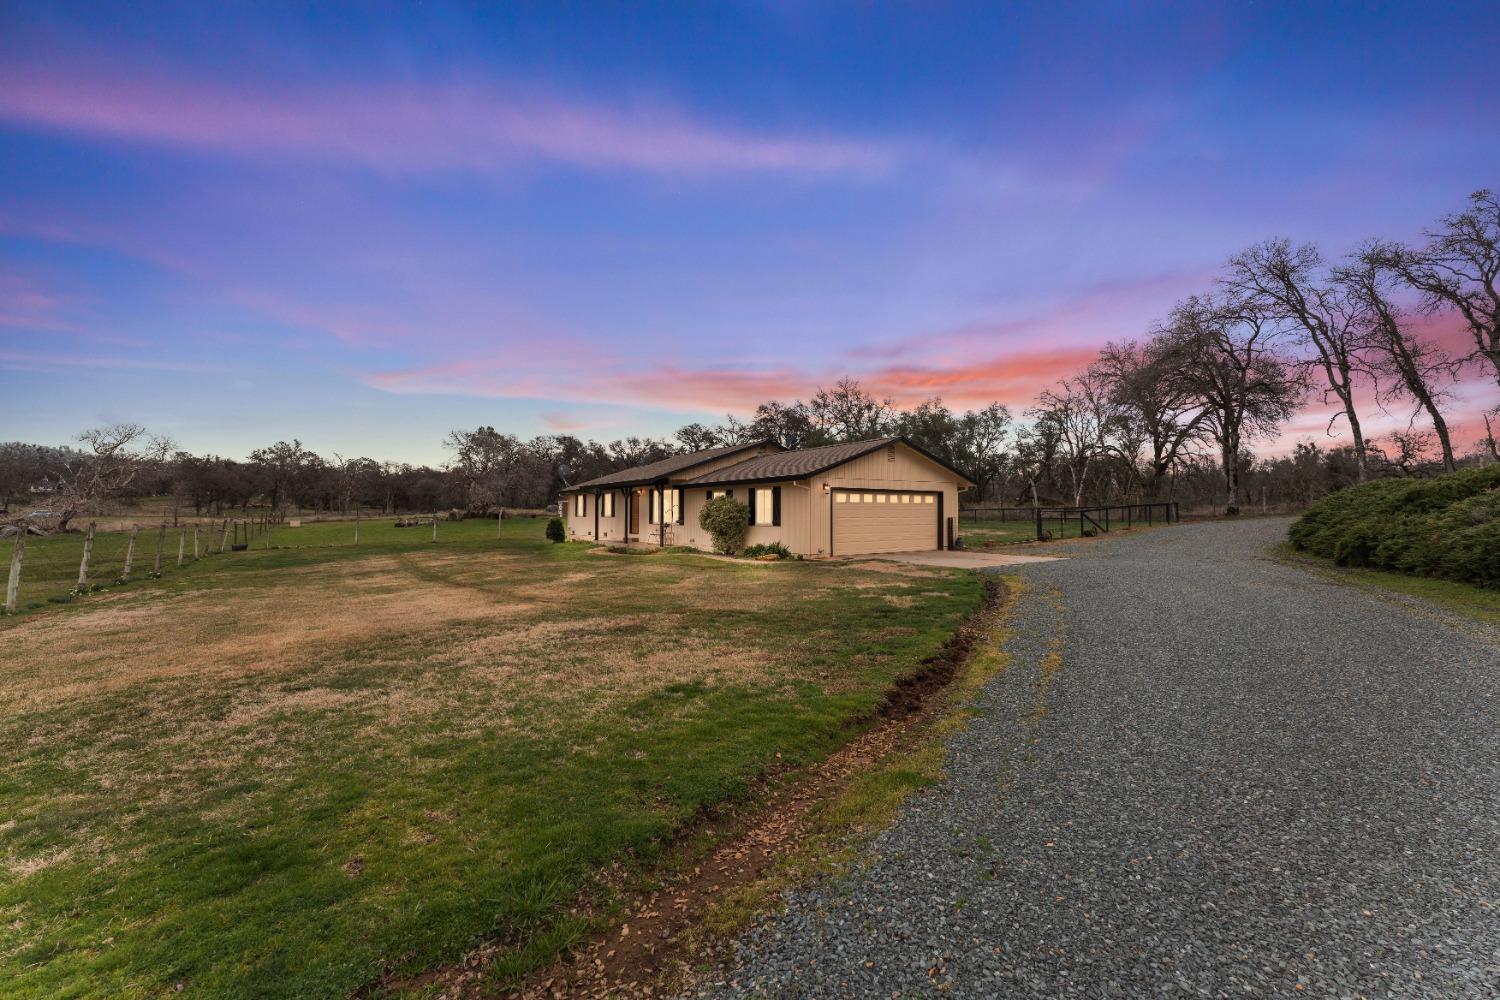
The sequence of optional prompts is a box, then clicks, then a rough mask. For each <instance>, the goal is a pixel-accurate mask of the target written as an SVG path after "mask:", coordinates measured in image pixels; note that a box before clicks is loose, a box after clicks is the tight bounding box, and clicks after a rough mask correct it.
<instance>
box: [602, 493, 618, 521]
mask: <svg viewBox="0 0 1500 1000" xmlns="http://www.w3.org/2000/svg"><path fill="white" fill-rule="evenodd" d="M600 500H601V502H602V503H603V504H604V506H603V507H601V508H600V509H599V514H600V515H601V516H602V517H614V516H615V495H614V494H613V493H606V494H604V496H603V497H601V498H600Z"/></svg>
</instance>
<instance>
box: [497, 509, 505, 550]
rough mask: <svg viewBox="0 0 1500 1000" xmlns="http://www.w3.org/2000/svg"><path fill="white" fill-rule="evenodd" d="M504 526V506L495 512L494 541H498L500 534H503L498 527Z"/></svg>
mask: <svg viewBox="0 0 1500 1000" xmlns="http://www.w3.org/2000/svg"><path fill="white" fill-rule="evenodd" d="M504 527H505V508H504V507H501V508H500V509H499V510H498V511H496V512H495V541H497V542H498V541H499V540H500V536H501V535H502V534H504V532H502V531H501V530H500V529H502V528H504Z"/></svg>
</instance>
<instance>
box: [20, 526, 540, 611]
mask: <svg viewBox="0 0 1500 1000" xmlns="http://www.w3.org/2000/svg"><path fill="white" fill-rule="evenodd" d="M520 520H525V519H524V518H522V519H520ZM131 523H136V524H138V526H139V529H140V530H139V532H138V533H137V535H136V543H135V544H136V548H135V559H134V565H133V567H132V573H131V579H132V581H134V582H138V581H140V580H142V579H143V578H145V577H146V576H147V575H148V574H149V573H150V572H151V571H152V570H153V568H154V566H155V560H156V547H157V543H158V541H159V540H160V541H161V542H162V548H163V552H162V573H163V575H166V574H176V573H179V572H183V571H184V570H182V569H179V568H178V566H177V545H178V542H179V541H181V542H182V544H183V551H184V553H185V560H184V561H185V564H186V563H191V562H192V556H193V532H194V528H195V527H196V528H197V529H198V541H199V552H200V554H202V555H204V556H205V557H208V556H209V554H210V553H211V552H212V551H213V550H214V549H216V548H217V547H218V539H219V529H218V527H217V525H220V524H222V521H216V522H214V523H213V524H208V523H205V524H200V525H193V524H184V525H182V526H180V527H177V528H173V527H168V528H167V529H166V532H165V535H163V534H162V532H161V530H160V522H156V523H153V522H152V521H151V520H150V519H149V518H148V519H144V520H142V519H139V518H137V519H134V520H133V521H132V519H129V518H125V517H120V518H111V519H103V520H101V521H100V527H99V530H98V532H97V533H96V534H95V536H94V549H93V553H92V555H91V556H90V559H89V582H90V583H91V584H96V585H99V584H102V585H105V586H110V585H112V584H113V583H114V582H115V581H117V580H118V579H119V577H120V575H121V574H122V573H123V572H124V570H125V554H126V549H127V547H128V545H129V538H130V532H129V527H128V525H129V524H131ZM106 524H111V525H113V526H112V527H111V528H110V529H109V530H106V528H105V525H106ZM395 525H396V519H395V518H394V517H392V516H384V517H367V518H365V519H363V520H362V521H361V522H360V526H359V544H360V545H361V546H362V547H366V546H369V547H386V546H392V545H395V546H401V547H407V548H410V547H414V546H417V547H419V546H421V545H422V544H423V543H428V544H430V543H431V541H432V529H431V528H430V527H429V526H427V525H422V526H418V527H410V528H397V527H396V526H395ZM75 526H78V525H75ZM79 527H81V526H79ZM495 527H496V525H495V522H494V521H482V520H470V521H457V522H450V521H445V520H439V521H438V541H439V543H440V544H441V543H447V542H453V541H484V540H486V539H493V538H494V537H495ZM241 530H242V531H243V530H244V528H243V526H242V528H241ZM229 537H230V540H231V541H232V540H233V539H234V537H235V536H234V533H233V531H231V533H230V536H229ZM245 537H250V539H251V540H250V541H249V545H250V547H251V548H252V549H256V550H259V549H263V548H266V547H267V546H268V544H269V545H270V546H271V547H275V548H332V547H346V546H352V545H353V544H354V522H353V521H352V520H342V521H319V522H312V523H305V524H303V525H302V526H301V527H297V528H289V527H286V526H277V527H275V528H272V529H271V533H270V536H269V539H268V538H267V537H266V536H265V535H261V534H256V535H254V536H245ZM83 542H84V536H83V534H82V532H81V531H79V532H68V533H67V534H61V535H53V536H51V537H47V538H41V537H31V538H28V539H27V541H26V549H25V554H24V557H23V562H22V571H21V587H20V590H19V593H18V597H17V601H16V604H17V610H18V611H23V612H24V611H35V610H37V609H38V608H42V607H45V606H46V605H47V604H49V603H51V602H53V601H55V600H56V599H58V598H60V597H62V596H64V595H66V594H67V593H68V592H69V591H70V590H72V589H73V588H74V587H75V586H76V585H77V583H78V566H79V562H80V560H81V558H82V556H83ZM11 544H12V543H11V542H10V541H9V540H8V539H7V540H3V541H0V564H3V565H4V566H5V567H6V568H8V567H9V565H10V562H9V557H10V548H11ZM229 557H230V558H238V554H234V555H230V556H229Z"/></svg>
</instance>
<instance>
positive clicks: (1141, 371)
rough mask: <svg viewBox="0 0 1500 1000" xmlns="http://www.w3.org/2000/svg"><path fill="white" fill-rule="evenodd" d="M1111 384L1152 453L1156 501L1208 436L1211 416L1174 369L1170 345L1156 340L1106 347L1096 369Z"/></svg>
mask: <svg viewBox="0 0 1500 1000" xmlns="http://www.w3.org/2000/svg"><path fill="white" fill-rule="evenodd" d="M1095 367H1096V369H1097V370H1098V371H1099V372H1100V373H1101V375H1102V376H1103V377H1104V378H1105V379H1106V381H1107V384H1108V388H1109V393H1110V397H1111V399H1113V400H1114V402H1115V404H1116V405H1117V406H1120V407H1121V408H1123V409H1125V410H1126V411H1128V412H1129V413H1130V414H1131V417H1132V421H1133V422H1134V423H1136V424H1138V426H1139V427H1140V429H1141V432H1142V434H1143V435H1144V439H1145V443H1146V444H1147V445H1149V446H1150V448H1151V459H1150V468H1149V470H1148V473H1147V474H1148V479H1149V485H1150V489H1151V493H1152V495H1153V496H1159V495H1160V492H1161V482H1162V480H1163V479H1165V478H1166V476H1167V473H1168V472H1169V471H1170V470H1171V469H1172V467H1173V466H1174V465H1176V464H1177V462H1178V460H1179V459H1180V458H1181V457H1182V456H1183V455H1184V453H1185V452H1186V451H1188V450H1189V449H1191V448H1192V447H1193V445H1194V444H1196V443H1197V442H1199V441H1201V440H1202V438H1203V436H1204V433H1205V431H1204V427H1203V421H1204V419H1205V417H1206V416H1207V411H1206V410H1205V408H1204V406H1203V402H1202V401H1201V400H1200V399H1199V398H1198V397H1197V395H1196V394H1195V393H1194V392H1193V388H1192V385H1191V384H1190V383H1189V382H1188V381H1187V380H1186V379H1183V378H1181V377H1180V373H1179V372H1177V371H1176V370H1175V369H1174V367H1173V365H1172V364H1171V357H1170V351H1169V349H1168V346H1167V345H1166V344H1165V343H1164V342H1163V341H1162V340H1161V339H1160V338H1152V339H1151V340H1149V341H1147V342H1146V344H1145V345H1144V346H1140V345H1137V344H1136V343H1134V342H1133V341H1127V342H1125V343H1120V344H1117V343H1111V344H1108V345H1106V346H1105V348H1104V350H1103V351H1102V352H1101V353H1100V355H1099V360H1098V362H1096V365H1095Z"/></svg>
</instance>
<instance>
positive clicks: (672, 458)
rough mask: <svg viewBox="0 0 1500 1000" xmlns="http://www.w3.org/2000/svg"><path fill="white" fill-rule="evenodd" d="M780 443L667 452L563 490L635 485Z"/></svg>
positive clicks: (571, 490) (769, 442)
mask: <svg viewBox="0 0 1500 1000" xmlns="http://www.w3.org/2000/svg"><path fill="white" fill-rule="evenodd" d="M780 447H781V445H779V444H777V443H776V442H775V441H773V440H770V439H766V440H764V441H751V442H750V443H749V444H731V445H725V446H724V447H722V448H705V449H704V450H702V451H691V452H688V453H687V454H685V455H668V456H667V457H666V458H663V459H661V460H660V461H656V462H649V463H647V464H645V465H636V466H632V467H631V468H629V469H620V470H619V471H618V472H611V473H609V474H608V475H603V476H598V477H596V478H594V479H590V480H587V481H585V482H582V483H578V484H576V485H574V486H569V487H568V488H567V489H565V490H563V491H562V492H564V493H574V492H577V491H579V490H586V489H593V488H596V487H602V486H636V485H639V484H641V483H650V482H655V481H656V480H658V479H662V478H664V477H666V476H670V475H673V474H674V473H679V472H685V471H687V470H689V469H691V468H693V467H694V466H698V465H702V464H704V463H705V462H711V461H713V460H714V459H716V458H722V457H724V456H725V455H732V454H734V453H735V452H738V451H749V450H750V449H752V448H780Z"/></svg>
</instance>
